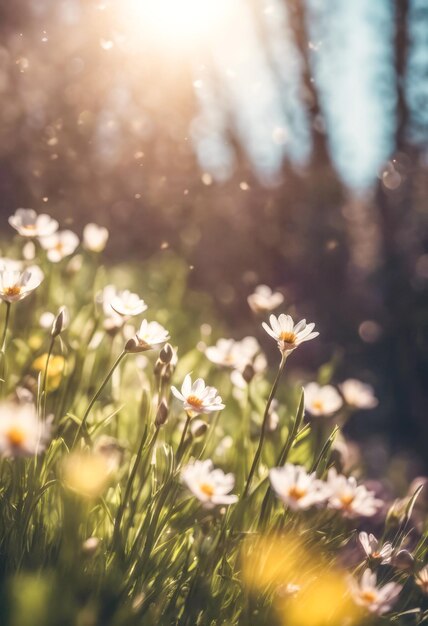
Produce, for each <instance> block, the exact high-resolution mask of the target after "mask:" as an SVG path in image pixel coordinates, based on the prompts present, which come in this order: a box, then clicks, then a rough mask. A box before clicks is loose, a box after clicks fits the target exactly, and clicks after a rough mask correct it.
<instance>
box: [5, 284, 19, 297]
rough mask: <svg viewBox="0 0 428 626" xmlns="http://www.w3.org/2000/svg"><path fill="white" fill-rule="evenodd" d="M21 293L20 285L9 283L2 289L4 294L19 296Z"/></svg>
mask: <svg viewBox="0 0 428 626" xmlns="http://www.w3.org/2000/svg"><path fill="white" fill-rule="evenodd" d="M20 293H21V287H20V285H11V286H10V287H6V289H5V290H4V294H5V296H19V294H20Z"/></svg>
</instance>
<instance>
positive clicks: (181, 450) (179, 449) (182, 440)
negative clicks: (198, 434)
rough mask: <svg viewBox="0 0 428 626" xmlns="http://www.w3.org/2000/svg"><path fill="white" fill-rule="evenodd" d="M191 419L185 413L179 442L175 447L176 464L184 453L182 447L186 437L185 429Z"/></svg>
mask: <svg viewBox="0 0 428 626" xmlns="http://www.w3.org/2000/svg"><path fill="white" fill-rule="evenodd" d="M191 420H192V418H191V417H190V415H189V414H187V417H186V423H185V424H184V428H183V432H182V433H181V439H180V443H179V444H178V448H177V454H176V456H177V466H178V464H179V463H180V461H181V457H182V456H183V454H184V449H183V448H184V440H185V438H186V434H187V430H188V428H189V424H190V422H191Z"/></svg>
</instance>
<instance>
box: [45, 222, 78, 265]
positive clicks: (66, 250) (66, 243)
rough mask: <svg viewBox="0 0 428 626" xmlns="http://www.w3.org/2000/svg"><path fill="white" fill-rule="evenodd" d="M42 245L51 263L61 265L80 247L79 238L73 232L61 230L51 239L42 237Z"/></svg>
mask: <svg viewBox="0 0 428 626" xmlns="http://www.w3.org/2000/svg"><path fill="white" fill-rule="evenodd" d="M40 244H41V246H42V248H44V249H45V250H46V255H47V257H48V259H49V261H51V263H59V261H62V259H64V258H65V257H67V256H70V255H71V254H73V252H74V251H75V250H76V248H77V246H78V245H79V237H78V236H77V235H76V233H73V231H71V230H61V231H59V232H57V233H54V234H53V235H51V236H50V237H41V238H40Z"/></svg>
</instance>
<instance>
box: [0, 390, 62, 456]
mask: <svg viewBox="0 0 428 626" xmlns="http://www.w3.org/2000/svg"><path fill="white" fill-rule="evenodd" d="M49 436H50V424H49V423H47V422H42V421H41V420H39V418H38V417H37V411H36V408H35V406H34V405H33V404H29V403H25V404H21V405H19V404H14V403H12V402H2V403H1V404H0V453H1V454H3V455H4V456H26V455H33V454H38V453H39V452H41V451H42V450H44V448H45V445H46V442H47V441H48V439H49Z"/></svg>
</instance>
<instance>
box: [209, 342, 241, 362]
mask: <svg viewBox="0 0 428 626" xmlns="http://www.w3.org/2000/svg"><path fill="white" fill-rule="evenodd" d="M235 346H236V341H235V340H234V339H219V340H218V341H217V343H216V345H215V346H209V347H208V348H206V350H205V356H206V357H207V358H208V359H209V360H210V361H211V362H212V363H215V364H216V365H221V366H223V367H234V366H235V360H236V356H235V353H236V350H235Z"/></svg>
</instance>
